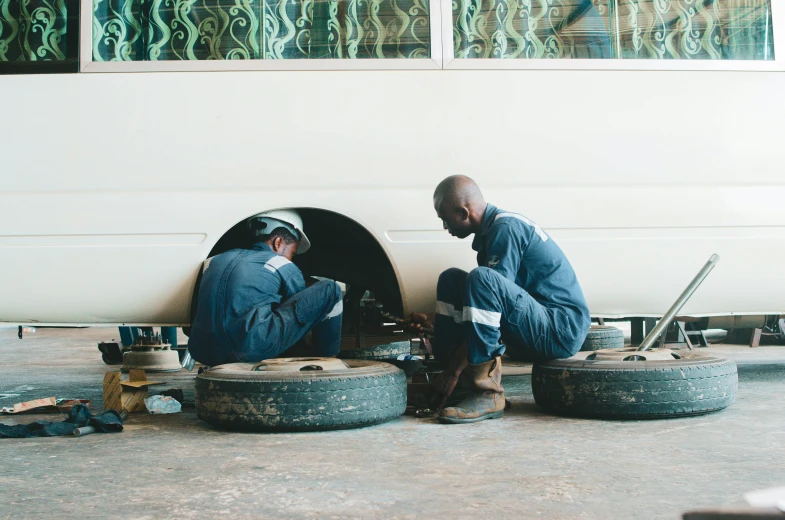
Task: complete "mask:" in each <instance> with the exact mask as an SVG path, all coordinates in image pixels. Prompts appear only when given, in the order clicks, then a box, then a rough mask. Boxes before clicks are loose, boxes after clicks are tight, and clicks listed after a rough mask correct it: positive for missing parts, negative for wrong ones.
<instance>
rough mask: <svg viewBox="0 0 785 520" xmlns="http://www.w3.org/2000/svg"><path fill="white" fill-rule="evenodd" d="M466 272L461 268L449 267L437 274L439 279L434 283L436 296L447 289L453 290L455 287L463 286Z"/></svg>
mask: <svg viewBox="0 0 785 520" xmlns="http://www.w3.org/2000/svg"><path fill="white" fill-rule="evenodd" d="M466 276H467V273H466V271H464V270H463V269H458V268H457V267H451V268H449V269H447V270H446V271H444V272H443V273H442V274H440V275H439V281H438V282H437V283H436V296H437V298H438V296H439V294H444V293H445V292H448V291H454V290H455V288H456V287H461V288H462V287H463V284H464V282H465V280H466Z"/></svg>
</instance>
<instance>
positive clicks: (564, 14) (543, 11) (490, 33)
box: [452, 0, 613, 59]
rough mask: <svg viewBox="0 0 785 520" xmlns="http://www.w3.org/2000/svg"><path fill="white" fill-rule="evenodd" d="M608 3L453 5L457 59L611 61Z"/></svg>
mask: <svg viewBox="0 0 785 520" xmlns="http://www.w3.org/2000/svg"><path fill="white" fill-rule="evenodd" d="M608 1H609V0H594V1H592V0H453V3H452V11H453V22H454V24H455V25H454V28H453V37H454V41H455V57H456V58H529V59H531V58H612V57H613V55H612V51H611V38H610V34H609V27H608V21H609V17H608V13H609V6H608Z"/></svg>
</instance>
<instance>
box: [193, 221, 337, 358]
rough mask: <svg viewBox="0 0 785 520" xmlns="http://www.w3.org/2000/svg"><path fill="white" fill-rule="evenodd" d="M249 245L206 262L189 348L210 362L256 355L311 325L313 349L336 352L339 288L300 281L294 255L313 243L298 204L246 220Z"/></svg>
mask: <svg viewBox="0 0 785 520" xmlns="http://www.w3.org/2000/svg"><path fill="white" fill-rule="evenodd" d="M247 226H248V231H249V232H250V233H251V236H252V237H253V242H254V243H253V245H251V246H250V247H249V248H248V249H232V250H231V251H227V252H225V253H221V254H220V255H217V256H214V257H212V258H208V259H207V260H206V261H205V264H204V271H203V274H202V281H201V283H200V285H199V299H198V303H197V305H196V316H195V317H194V320H193V323H192V324H191V335H190V338H189V340H188V350H189V351H190V353H191V355H192V356H193V358H194V359H196V360H197V361H199V362H200V363H203V364H205V365H208V366H215V365H222V364H224V363H235V362H247V363H255V362H258V361H261V360H263V359H269V358H272V357H275V356H278V355H279V354H282V353H283V352H285V351H286V350H288V349H289V348H290V347H292V346H293V345H294V344H295V343H297V342H298V341H299V340H301V339H302V338H303V337H304V336H305V335H306V334H308V332H311V333H312V339H313V341H312V343H313V349H314V355H317V356H324V357H334V356H335V355H337V354H338V350H339V349H340V344H341V320H342V312H343V300H342V295H341V288H340V287H339V286H338V284H336V283H335V282H333V281H330V280H322V281H320V282H317V283H315V284H314V285H312V286H311V287H308V288H306V286H305V279H304V278H303V274H302V272H301V271H300V269H299V268H298V267H297V266H296V265H294V264H293V263H292V259H293V258H294V255H296V254H300V253H305V252H306V251H308V249H310V247H311V243H310V241H309V240H308V237H307V236H306V235H305V232H304V231H303V221H302V219H301V218H300V215H299V214H298V213H297V212H296V211H292V210H276V211H267V212H265V213H259V214H258V215H254V216H253V217H251V218H250V219H248V221H247Z"/></svg>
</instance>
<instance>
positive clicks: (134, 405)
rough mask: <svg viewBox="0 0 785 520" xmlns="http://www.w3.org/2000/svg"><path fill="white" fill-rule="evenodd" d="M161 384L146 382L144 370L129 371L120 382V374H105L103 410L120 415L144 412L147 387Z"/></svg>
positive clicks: (160, 383)
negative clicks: (112, 411) (125, 378)
mask: <svg viewBox="0 0 785 520" xmlns="http://www.w3.org/2000/svg"><path fill="white" fill-rule="evenodd" d="M162 384H164V383H163V382H158V381H148V380H147V376H146V375H145V373H144V370H138V369H131V370H129V371H128V379H127V380H125V381H121V380H120V372H107V373H106V374H104V410H109V409H112V410H116V411H118V412H120V413H123V412H126V413H129V412H141V411H144V410H145V406H144V400H145V399H146V398H147V387H148V386H151V385H162Z"/></svg>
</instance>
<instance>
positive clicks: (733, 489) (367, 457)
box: [0, 329, 785, 519]
mask: <svg viewBox="0 0 785 520" xmlns="http://www.w3.org/2000/svg"><path fill="white" fill-rule="evenodd" d="M116 336H117V333H116V329H38V331H37V332H36V333H34V334H29V335H27V336H26V337H25V339H24V340H22V341H20V340H18V339H17V338H16V330H15V329H0V352H2V364H0V406H8V405H10V404H13V403H14V402H19V401H23V400H29V399H34V398H38V397H47V396H51V395H55V396H57V397H86V398H89V399H92V400H93V402H94V407H95V408H96V409H100V408H101V406H102V405H101V381H102V378H103V373H104V372H105V371H106V370H107V366H105V365H103V364H102V362H101V357H100V354H99V352H98V351H97V349H96V347H95V344H96V343H97V342H98V341H102V340H109V339H111V338H112V337H116ZM713 349H714V350H717V351H719V352H722V353H725V354H727V355H728V356H729V357H732V358H733V359H735V360H737V362H739V379H740V388H739V394H738V398H737V401H736V403H735V404H734V405H732V406H731V407H730V408H729V409H727V410H725V411H723V412H719V413H715V414H711V415H707V416H700V417H693V418H686V419H672V420H661V421H629V422H610V421H596V420H579V419H566V418H559V417H551V416H548V415H545V414H543V413H541V412H540V411H539V410H538V408H537V407H536V405H535V404H534V402H533V399H532V396H531V389H530V385H529V376H526V375H521V376H515V379H513V378H512V377H510V378H507V380H506V381H505V385H506V386H507V387H508V390H513V389H514V390H515V391H514V392H513V394H512V395H511V396H510V397H511V400H512V401H513V409H512V410H511V411H509V412H507V413H506V415H505V417H504V418H503V419H501V420H496V421H487V422H483V423H477V424H473V425H465V426H443V425H439V424H437V423H435V422H434V421H433V420H432V419H415V418H412V417H403V418H401V419H400V420H395V421H392V422H389V423H386V424H383V425H379V426H374V427H370V428H365V429H360V430H347V431H338V432H324V433H300V434H239V433H227V432H223V431H219V430H216V429H214V428H212V427H210V426H208V425H207V424H205V423H202V422H201V421H199V420H198V419H197V418H196V414H195V411H194V409H193V407H192V406H191V407H185V408H184V411H183V412H182V413H180V414H177V415H169V416H160V415H159V416H151V415H148V414H146V413H138V414H133V415H131V416H130V417H129V418H128V420H127V423H126V428H125V430H124V431H123V432H122V433H118V434H95V435H90V436H87V437H82V438H71V437H68V438H66V437H60V438H38V439H3V440H0V490H2V500H0V518H37V517H44V516H47V517H54V518H58V517H59V518H63V517H79V518H131V517H133V518H138V519H146V518H211V517H217V516H218V515H231V516H232V517H234V518H421V517H443V518H465V517H477V516H483V517H485V518H559V519H563V518H597V519H606V518H647V519H652V518H670V519H675V518H679V516H680V514H681V513H682V512H683V511H685V510H688V509H692V508H698V507H706V506H716V505H730V504H741V503H742V494H743V493H744V492H747V491H751V490H755V489H761V488H766V487H774V486H778V485H783V484H785V414H783V410H785V392H783V387H785V384H784V383H783V378H785V348H783V347H761V348H760V349H755V350H751V349H749V348H746V347H713ZM194 375H195V374H194V373H188V372H185V371H183V372H181V373H178V374H167V375H162V376H159V377H157V378H158V379H159V380H163V381H167V382H168V385H167V386H168V387H175V388H183V389H184V390H186V399H187V400H189V399H192V396H193V382H192V380H193V377H194ZM159 388H160V387H159ZM59 418H60V416H59V415H58V414H48V415H26V416H0V422H4V423H8V424H11V423H26V422H32V421H34V420H36V419H49V420H58V419H59Z"/></svg>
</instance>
